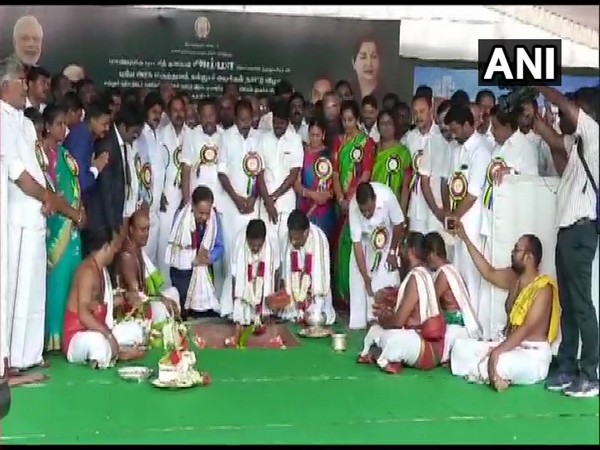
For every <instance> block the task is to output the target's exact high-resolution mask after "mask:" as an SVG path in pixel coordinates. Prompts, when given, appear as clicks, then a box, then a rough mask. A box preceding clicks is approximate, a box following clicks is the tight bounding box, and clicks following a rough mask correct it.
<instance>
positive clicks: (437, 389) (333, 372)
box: [1, 334, 599, 445]
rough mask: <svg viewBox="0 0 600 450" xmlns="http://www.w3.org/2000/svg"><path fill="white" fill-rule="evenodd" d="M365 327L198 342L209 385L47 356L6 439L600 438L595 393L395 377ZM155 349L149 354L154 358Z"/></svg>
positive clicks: (418, 375)
mask: <svg viewBox="0 0 600 450" xmlns="http://www.w3.org/2000/svg"><path fill="white" fill-rule="evenodd" d="M360 341H361V334H356V335H353V336H351V339H350V342H349V351H348V352H346V353H344V354H335V353H333V352H332V351H331V349H330V347H329V345H330V342H329V340H328V339H324V340H308V341H307V340H302V346H301V347H297V348H293V349H288V350H281V351H280V350H202V351H198V352H197V356H198V359H199V366H200V368H201V369H202V370H206V371H208V372H209V373H210V374H211V375H212V378H213V384H212V385H211V386H208V387H197V388H193V389H190V390H182V391H162V390H159V389H157V388H155V387H153V386H151V385H149V384H135V383H127V382H124V381H122V380H120V379H119V378H118V376H117V374H116V371H115V370H114V369H112V370H108V371H93V370H91V369H89V368H87V367H79V366H71V365H68V364H67V363H66V362H64V361H63V360H62V359H61V358H58V357H55V358H52V359H51V364H52V368H51V369H50V370H49V371H48V372H49V374H50V376H51V379H50V380H49V381H48V382H47V383H46V384H44V385H40V386H29V387H20V388H17V389H14V390H13V404H12V409H11V411H10V414H9V415H8V417H7V418H6V419H4V420H3V422H2V430H1V443H2V444H309V443H310V444H454V443H463V444H570V445H574V444H598V443H599V424H598V398H594V399H570V398H567V397H564V396H562V395H560V394H554V393H550V392H547V391H545V390H544V389H543V387H542V386H532V387H512V388H510V389H509V390H508V391H506V392H504V393H500V394H499V393H496V392H493V391H492V390H491V389H489V387H486V386H479V385H471V384H468V383H466V382H464V381H463V380H461V379H458V378H455V377H452V376H450V375H449V374H448V372H447V370H445V369H441V368H440V369H437V370H435V371H432V372H419V371H416V370H411V369H407V370H405V371H404V372H403V373H402V374H401V375H399V376H390V375H386V374H384V373H381V372H380V371H378V370H377V369H376V368H374V367H366V366H361V365H358V364H356V363H355V362H354V361H355V357H356V355H357V353H358V350H359V345H360ZM157 359H158V355H149V356H148V357H147V359H146V361H144V363H145V364H148V365H151V366H153V367H154V365H155V364H156V361H157Z"/></svg>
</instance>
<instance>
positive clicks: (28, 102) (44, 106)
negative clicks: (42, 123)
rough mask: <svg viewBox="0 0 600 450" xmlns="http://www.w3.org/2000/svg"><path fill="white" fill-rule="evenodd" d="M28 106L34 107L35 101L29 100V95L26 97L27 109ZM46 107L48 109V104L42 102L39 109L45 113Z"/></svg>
mask: <svg viewBox="0 0 600 450" xmlns="http://www.w3.org/2000/svg"><path fill="white" fill-rule="evenodd" d="M27 108H33V103H31V100H29V97H27V98H26V99H25V109H27ZM44 109H46V104H45V103H40V106H38V107H37V110H38V111H39V112H40V113H43V112H44Z"/></svg>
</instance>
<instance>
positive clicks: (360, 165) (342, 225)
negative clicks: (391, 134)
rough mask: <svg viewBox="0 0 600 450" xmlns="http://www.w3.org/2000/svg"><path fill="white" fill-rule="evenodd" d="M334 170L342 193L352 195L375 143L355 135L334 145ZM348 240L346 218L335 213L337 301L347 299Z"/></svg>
mask: <svg viewBox="0 0 600 450" xmlns="http://www.w3.org/2000/svg"><path fill="white" fill-rule="evenodd" d="M337 144H338V145H339V147H338V151H337V152H335V156H336V158H335V159H336V169H337V171H338V173H339V176H340V184H341V185H342V190H343V191H344V194H348V193H352V195H353V193H354V190H355V189H356V185H357V183H358V180H359V179H360V177H361V176H362V174H363V173H365V172H371V170H372V169H373V157H374V152H375V143H374V142H373V141H372V140H371V139H369V138H368V136H367V135H366V134H365V133H359V134H358V135H357V136H355V137H354V138H353V139H351V140H350V141H348V142H345V143H342V142H341V140H340V141H338V142H337ZM351 254H352V239H350V226H349V225H348V216H347V215H341V213H340V212H339V211H338V241H337V255H336V256H337V257H336V264H335V278H334V279H335V290H336V294H337V296H338V297H339V298H340V299H343V300H346V301H347V300H349V298H350V255H351Z"/></svg>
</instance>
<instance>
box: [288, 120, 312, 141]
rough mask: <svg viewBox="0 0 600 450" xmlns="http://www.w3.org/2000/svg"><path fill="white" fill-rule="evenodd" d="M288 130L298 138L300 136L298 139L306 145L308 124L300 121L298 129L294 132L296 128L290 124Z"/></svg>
mask: <svg viewBox="0 0 600 450" xmlns="http://www.w3.org/2000/svg"><path fill="white" fill-rule="evenodd" d="M288 128H289V129H290V130H291V131H293V132H294V133H297V134H298V136H300V139H302V142H303V143H304V144H308V141H309V139H308V124H307V123H306V120H304V119H302V122H301V123H300V127H298V129H297V130H296V127H295V126H294V125H293V124H292V122H290V124H289V126H288Z"/></svg>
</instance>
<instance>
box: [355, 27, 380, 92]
mask: <svg viewBox="0 0 600 450" xmlns="http://www.w3.org/2000/svg"><path fill="white" fill-rule="evenodd" d="M357 42H358V44H357V45H356V46H355V47H354V50H353V52H352V69H353V70H354V75H355V80H354V83H353V88H352V91H353V92H354V97H355V99H356V100H357V101H360V100H362V99H363V98H364V97H365V96H367V95H374V96H375V97H376V98H377V99H378V100H381V99H382V97H383V95H385V92H384V91H383V86H381V84H382V83H381V49H380V46H379V45H378V43H377V41H376V40H375V39H374V38H372V37H366V38H364V39H361V40H359V41H357Z"/></svg>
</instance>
